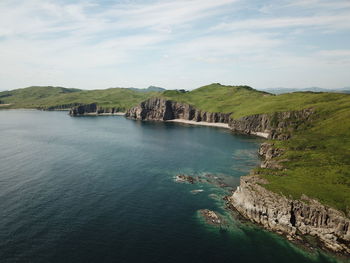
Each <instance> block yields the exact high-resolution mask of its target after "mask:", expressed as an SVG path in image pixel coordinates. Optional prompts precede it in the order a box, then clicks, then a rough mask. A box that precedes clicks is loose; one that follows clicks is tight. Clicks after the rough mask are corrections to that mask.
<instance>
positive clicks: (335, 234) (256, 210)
mask: <svg viewBox="0 0 350 263" xmlns="http://www.w3.org/2000/svg"><path fill="white" fill-rule="evenodd" d="M282 151H283V150H281V149H278V148H277V149H276V148H274V147H273V145H272V144H270V143H263V144H262V145H261V147H260V150H259V153H260V154H261V155H262V156H263V157H264V161H263V162H262V164H261V167H268V168H273V169H274V168H275V169H279V168H281V167H280V166H279V164H278V162H277V161H275V160H274V158H275V157H277V156H280V154H281V153H282ZM266 183H267V182H265V181H264V180H263V179H261V178H260V177H259V176H257V175H250V176H243V177H241V181H240V186H239V187H237V190H236V191H235V192H234V193H233V194H232V196H230V197H228V204H229V207H233V208H235V209H236V210H237V211H238V212H239V213H240V214H242V215H243V216H244V217H246V218H247V219H249V220H251V221H253V222H255V223H258V224H260V225H262V226H264V227H265V228H266V229H268V230H272V231H274V232H278V233H280V234H283V235H286V236H287V237H288V238H289V239H296V240H298V239H302V236H303V235H311V236H315V237H317V238H318V239H319V240H320V241H321V243H322V244H323V245H324V246H325V247H326V248H328V249H329V250H331V251H333V252H340V253H344V254H350V220H349V218H347V217H346V216H345V215H344V214H343V213H342V212H340V211H337V210H335V209H332V208H330V207H327V206H324V205H322V204H320V203H319V202H317V201H316V200H313V199H310V198H308V197H306V196H302V198H301V200H293V199H291V198H287V197H285V196H282V195H279V194H276V193H273V192H270V191H268V190H267V189H266V188H264V187H263V185H264V184H266Z"/></svg>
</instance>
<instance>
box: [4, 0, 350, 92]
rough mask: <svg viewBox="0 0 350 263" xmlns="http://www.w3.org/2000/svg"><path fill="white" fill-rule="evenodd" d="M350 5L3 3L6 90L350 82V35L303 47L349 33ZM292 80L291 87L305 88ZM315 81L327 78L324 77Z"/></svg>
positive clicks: (227, 0)
mask: <svg viewBox="0 0 350 263" xmlns="http://www.w3.org/2000/svg"><path fill="white" fill-rule="evenodd" d="M331 4H332V5H331ZM349 8H350V7H349V2H348V1H341V0H336V1H332V3H330V2H327V1H320V0H306V1H304V0H303V1H290V0H287V1H281V2H280V1H278V2H277V3H275V2H274V1H268V4H267V5H264V6H263V7H261V5H259V6H256V5H255V3H254V2H250V1H243V0H216V1H212V0H178V1H175V0H168V1H158V0H154V1H153V2H148V3H145V2H141V1H135V2H134V1H122V2H121V3H115V4H110V5H108V6H107V5H104V4H102V2H100V1H82V0H81V1H80V0H77V1H69V2H66V4H63V3H62V2H61V1H54V0H49V1H40V0H26V1H20V0H11V1H10V0H3V1H1V2H0V13H1V14H2V15H1V16H0V67H1V69H2V71H1V72H0V89H7V88H19V87H22V86H23V85H32V84H42V85H45V84H52V85H66V86H75V87H77V88H105V87H109V86H122V85H126V86H134V85H139V86H141V87H142V86H143V85H149V84H152V82H157V81H158V80H159V82H160V83H163V85H165V86H167V87H170V88H178V87H179V85H184V86H181V87H184V88H192V87H195V86H196V85H199V83H200V84H205V83H204V82H206V81H208V82H213V81H215V82H225V81H227V82H228V81H232V80H231V79H230V78H231V76H235V80H239V81H242V83H247V84H249V83H253V84H254V85H260V86H263V85H265V83H271V82H270V80H271V78H277V77H276V74H272V73H269V72H268V70H271V72H273V71H275V70H282V71H283V70H287V69H288V70H289V72H290V76H293V74H294V73H295V72H298V73H300V70H301V69H304V70H308V68H310V67H313V68H314V71H316V70H318V71H319V72H325V71H327V72H329V71H331V70H333V69H337V70H338V72H339V73H338V74H337V76H338V79H337V80H339V81H340V80H341V81H343V82H344V83H345V82H347V81H348V82H350V80H349V77H347V75H346V74H345V70H344V69H343V68H346V67H348V66H350V61H349V53H348V52H349V51H348V49H347V47H346V43H347V42H346V41H348V42H349V41H350V39H349V38H346V37H343V41H344V39H345V42H344V44H342V43H340V42H339V41H337V39H335V40H334V41H333V42H334V43H336V44H334V45H332V44H328V46H326V45H323V43H322V42H320V43H319V42H316V41H315V42H312V43H311V42H310V43H306V44H305V43H302V41H301V39H302V37H304V36H307V34H308V33H312V34H313V35H316V36H319V35H320V34H325V33H327V34H329V33H330V32H331V33H334V32H335V33H342V34H344V35H346V34H348V33H349V30H350V12H349ZM295 14H298V15H295ZM286 29H287V30H289V33H288V34H285V30H286ZM283 30H284V31H283ZM295 32H298V33H297V34H294V35H293V37H291V34H292V33H295ZM305 32H306V33H305ZM331 37H333V36H330V38H331ZM297 42H298V43H297ZM310 46H312V49H310ZM290 47H293V48H290ZM295 47H297V50H296V48H295ZM313 65H314V66H313ZM340 65H342V67H340ZM262 71H263V72H265V73H266V74H265V75H264V76H263V75H261V73H260V72H262ZM293 72H294V73H293ZM251 73H254V74H253V75H254V77H253V78H255V79H254V80H252V81H251V82H249V81H250V80H249V79H247V80H245V79H244V78H251V77H252V75H251ZM269 74H270V75H269ZM282 75H283V74H282ZM319 75H322V73H319ZM19 76H20V77H19ZM283 76H284V77H285V78H286V79H285V80H284V81H285V82H286V83H289V82H293V81H294V82H295V78H294V77H293V78H291V77H289V76H288V75H287V74H285V75H283ZM339 76H340V77H339ZM311 78H312V79H316V81H317V74H310V79H311ZM221 79H222V81H221ZM277 79H278V80H279V81H281V82H283V80H282V79H281V78H277ZM191 80H192V81H193V83H192V82H191ZM310 81H311V80H310ZM323 82H324V83H332V81H331V80H330V81H328V82H327V81H324V80H323ZM167 83H169V85H166V84H167ZM235 83H236V84H239V83H237V82H236V81H235ZM186 85H187V86H186ZM277 85H278V86H282V85H284V84H283V83H280V84H277ZM313 85H317V84H316V83H315V84H313ZM347 85H348V84H347Z"/></svg>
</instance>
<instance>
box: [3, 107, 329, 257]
mask: <svg viewBox="0 0 350 263" xmlns="http://www.w3.org/2000/svg"><path fill="white" fill-rule="evenodd" d="M0 123H1V126H0V135H1V136H0V147H1V151H0V211H1V212H0V215H1V216H0V262H298V263H301V262H332V260H331V259H329V258H327V257H325V256H324V255H322V254H319V253H313V254H308V253H306V252H303V251H302V250H300V249H298V248H296V247H294V246H293V245H291V244H290V243H289V242H287V241H285V240H284V239H283V238H280V237H278V236H277V235H274V234H271V233H269V232H266V231H263V230H261V229H260V228H259V227H255V226H252V225H247V224H243V223H240V222H239V221H237V220H235V219H232V218H231V222H230V224H231V226H230V228H229V229H226V230H222V229H221V230H220V229H219V228H216V227H213V226H208V225H206V224H205V223H204V222H203V220H202V219H201V218H200V217H199V216H198V213H197V211H198V210H199V209H204V208H208V209H212V210H214V211H218V212H220V213H222V214H225V210H224V209H223V204H224V203H223V201H222V200H221V197H222V196H220V195H222V194H224V190H222V189H219V188H218V187H215V186H213V185H208V184H207V185H196V184H195V185H190V184H181V183H176V182H175V181H174V176H175V175H176V174H179V173H184V174H189V175H203V174H206V173H210V174H213V175H215V176H218V177H223V178H226V180H227V179H230V180H228V181H230V184H231V186H234V185H236V184H238V181H239V177H240V176H242V175H244V174H247V173H248V172H249V170H250V169H251V168H252V167H254V166H255V165H257V163H258V157H257V155H256V151H257V148H258V145H259V142H261V141H259V140H258V139H255V138H252V137H247V136H237V135H232V134H231V133H230V132H229V131H227V130H224V129H218V128H210V127H193V126H192V127H190V126H184V125H181V124H174V123H157V122H138V121H131V120H127V119H125V118H124V117H118V116H115V117H78V118H72V117H69V116H67V114H66V113H65V112H40V111H24V110H13V111H0ZM196 189H201V190H203V192H200V193H197V194H193V193H192V192H191V191H192V190H196ZM213 194H216V198H213ZM214 197H215V196H214ZM226 216H227V215H226ZM228 218H229V217H228ZM229 220H230V219H229Z"/></svg>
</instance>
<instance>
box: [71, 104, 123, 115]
mask: <svg viewBox="0 0 350 263" xmlns="http://www.w3.org/2000/svg"><path fill="white" fill-rule="evenodd" d="M120 111H121V109H119V108H116V107H111V108H109V107H100V106H98V105H97V104H96V103H91V104H83V105H78V106H76V107H72V108H71V109H70V111H69V115H71V116H79V115H94V114H96V115H99V114H116V113H117V112H120Z"/></svg>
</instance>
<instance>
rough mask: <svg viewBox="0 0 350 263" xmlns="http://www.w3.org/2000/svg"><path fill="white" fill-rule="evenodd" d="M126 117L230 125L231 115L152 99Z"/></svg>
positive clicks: (160, 99)
mask: <svg viewBox="0 0 350 263" xmlns="http://www.w3.org/2000/svg"><path fill="white" fill-rule="evenodd" d="M125 116H126V117H129V118H132V119H138V120H156V121H166V120H173V119H184V120H194V121H198V122H199V121H206V122H220V123H228V122H229V120H230V113H219V112H206V111H201V110H197V109H196V108H194V107H193V106H191V105H189V104H186V103H179V102H175V101H171V100H166V99H163V98H151V99H149V100H146V101H144V102H142V103H141V104H140V105H138V106H136V107H133V108H131V109H130V110H128V111H127V112H126V115H125Z"/></svg>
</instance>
